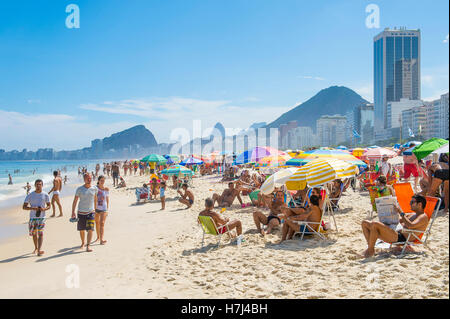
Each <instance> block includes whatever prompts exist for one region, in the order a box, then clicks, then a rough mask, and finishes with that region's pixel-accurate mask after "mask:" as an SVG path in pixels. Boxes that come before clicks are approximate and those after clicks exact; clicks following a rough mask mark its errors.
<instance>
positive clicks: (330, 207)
mask: <svg viewBox="0 0 450 319" xmlns="http://www.w3.org/2000/svg"><path fill="white" fill-rule="evenodd" d="M325 192H326V194H327V196H326V207H327V209H326V210H327V211H328V212H329V214H330V216H331V217H332V218H333V223H334V228H336V232H338V227H337V224H336V219H335V217H334V212H333V208H332V206H331V201H330V196H329V194H328V189H327V188H326V187H325Z"/></svg>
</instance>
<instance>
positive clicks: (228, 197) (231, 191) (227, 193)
mask: <svg viewBox="0 0 450 319" xmlns="http://www.w3.org/2000/svg"><path fill="white" fill-rule="evenodd" d="M236 197H237V199H238V201H239V203H240V204H241V205H242V198H241V196H240V195H239V190H238V189H236V188H234V183H232V182H230V183H228V188H227V189H225V190H224V191H223V193H222V195H220V196H219V194H217V193H214V195H213V197H212V199H213V204H215V203H216V202H217V205H218V206H219V207H230V206H231V205H233V202H234V199H235V198H236Z"/></svg>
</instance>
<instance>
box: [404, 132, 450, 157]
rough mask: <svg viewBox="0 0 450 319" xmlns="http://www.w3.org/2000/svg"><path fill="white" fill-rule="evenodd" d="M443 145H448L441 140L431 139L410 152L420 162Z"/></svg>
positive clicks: (445, 141)
mask: <svg viewBox="0 0 450 319" xmlns="http://www.w3.org/2000/svg"><path fill="white" fill-rule="evenodd" d="M445 144H448V141H447V140H444V139H443V138H435V137H433V138H431V139H429V140H427V141H425V142H423V143H422V144H420V145H419V146H416V147H415V148H414V150H413V151H412V152H413V154H414V155H415V156H416V157H417V160H419V161H420V160H421V159H423V158H425V157H427V156H428V155H430V154H431V153H432V152H433V151H435V150H437V149H439V148H440V147H442V146H444V145H445Z"/></svg>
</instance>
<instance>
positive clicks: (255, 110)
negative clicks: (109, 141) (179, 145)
mask: <svg viewBox="0 0 450 319" xmlns="http://www.w3.org/2000/svg"><path fill="white" fill-rule="evenodd" d="M71 3H73V4H77V5H78V6H79V8H80V28H79V29H68V28H66V26H65V20H66V17H67V15H68V14H67V13H66V12H65V8H66V6H67V5H68V4H71ZM371 3H373V4H377V5H378V6H379V8H380V29H368V28H367V27H366V25H365V20H366V16H367V13H366V12H365V8H366V6H367V5H368V4H371ZM448 12H449V8H448V2H447V1H441V0H433V1H432V2H427V1H414V0H409V1H403V0H396V1H361V0H333V1H300V0H282V1H275V0H271V1H268V0H257V1H256V0H248V1H244V0H227V1H225V0H222V1H218V0H202V1H200V0H189V1H183V0H179V1H176V0H167V1H157V0H127V1H123V0H121V1H119V0H108V1H106V0H70V1H65V0H58V1H54V0H40V1H32V0H28V1H24V0H14V1H12V0H3V1H1V2H0V136H1V137H0V148H4V149H7V150H10V149H16V148H17V149H21V148H24V147H26V148H28V149H36V148H38V147H45V146H48V147H54V148H56V149H74V148H79V147H84V146H87V145H89V142H90V140H91V139H94V138H102V137H104V136H108V135H110V134H112V133H114V132H117V131H119V130H122V129H125V128H128V127H130V126H131V125H135V124H144V125H146V127H147V128H149V129H150V130H151V131H152V132H153V133H154V134H155V136H156V138H157V140H158V141H159V142H168V141H169V140H170V133H171V130H172V129H173V128H176V127H185V128H187V129H191V128H192V120H193V119H199V120H202V127H203V128H207V127H210V126H213V125H214V124H215V122H217V121H221V122H222V123H223V124H224V126H225V127H227V128H234V129H237V128H246V127H248V126H249V125H251V124H252V123H254V122H259V121H267V122H270V121H272V120H274V119H275V118H276V117H278V116H279V115H281V114H282V113H283V112H286V111H287V110H289V109H290V108H292V107H293V106H295V105H296V104H298V103H300V102H304V101H306V100H307V99H308V98H310V97H311V96H313V95H314V94H316V93H317V92H318V91H320V90H321V89H323V88H326V87H329V86H331V85H345V86H348V87H350V88H351V89H353V90H355V91H356V92H358V93H359V94H361V95H362V96H363V97H365V98H366V99H368V100H372V95H373V93H372V91H373V87H372V82H373V81H372V76H373V72H372V68H373V61H372V59H373V54H372V50H373V47H372V40H373V37H374V36H375V35H376V34H377V33H379V32H380V31H382V29H383V28H385V27H394V26H398V27H400V26H406V27H407V28H420V29H421V31H422V52H421V53H422V65H421V67H422V98H423V99H431V98H437V97H438V96H439V95H440V94H443V93H445V92H447V91H448V58H449V56H448V55H449V54H448V52H449V47H448V28H449V25H448ZM446 39H447V40H446Z"/></svg>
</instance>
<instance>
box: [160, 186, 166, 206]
mask: <svg viewBox="0 0 450 319" xmlns="http://www.w3.org/2000/svg"><path fill="white" fill-rule="evenodd" d="M165 192H166V182H165V181H162V182H161V184H160V187H159V196H160V197H161V210H165V209H166V194H165Z"/></svg>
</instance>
